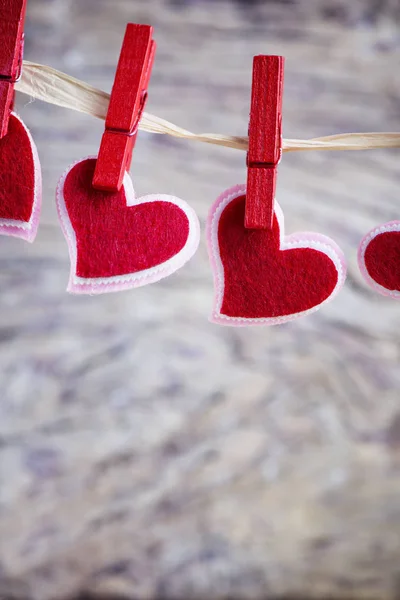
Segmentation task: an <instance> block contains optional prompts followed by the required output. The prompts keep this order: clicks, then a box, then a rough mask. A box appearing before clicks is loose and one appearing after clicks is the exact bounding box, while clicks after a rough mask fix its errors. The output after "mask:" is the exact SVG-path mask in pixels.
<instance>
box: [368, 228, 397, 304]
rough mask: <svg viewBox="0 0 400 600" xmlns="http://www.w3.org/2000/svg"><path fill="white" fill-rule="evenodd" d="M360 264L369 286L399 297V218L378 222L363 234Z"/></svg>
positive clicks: (383, 293) (379, 291)
mask: <svg viewBox="0 0 400 600" xmlns="http://www.w3.org/2000/svg"><path fill="white" fill-rule="evenodd" d="M358 265H359V267H360V270H361V273H362V275H363V277H364V279H365V281H366V282H367V283H368V285H370V286H371V287H372V288H374V290H376V291H377V292H378V293H379V294H382V295H383V296H390V297H391V298H396V299H397V300H400V221H389V223H384V224H383V225H379V227H375V228H374V229H372V230H371V231H369V232H368V233H367V235H365V236H364V237H363V239H362V240H361V243H360V245H359V247H358Z"/></svg>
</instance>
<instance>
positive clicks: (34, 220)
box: [0, 112, 42, 243]
mask: <svg viewBox="0 0 400 600" xmlns="http://www.w3.org/2000/svg"><path fill="white" fill-rule="evenodd" d="M11 114H12V116H13V117H15V118H16V119H17V120H18V121H19V122H20V123H21V125H22V126H23V128H24V129H25V131H26V133H27V136H28V140H29V143H30V146H31V150H32V158H33V166H34V195H33V206H32V213H31V216H30V219H29V221H20V220H18V219H15V220H14V219H0V234H1V235H8V236H12V237H18V238H22V239H23V240H25V241H27V242H31V243H32V242H33V240H34V239H35V237H36V234H37V230H38V227H39V219H40V212H41V208H42V170H41V167H40V160H39V155H38V151H37V148H36V144H35V142H34V141H33V138H32V136H31V134H30V131H29V129H28V128H27V127H26V125H25V123H24V122H23V121H22V119H21V118H20V117H19V116H18V115H17V114H15V113H14V112H13V113H11Z"/></svg>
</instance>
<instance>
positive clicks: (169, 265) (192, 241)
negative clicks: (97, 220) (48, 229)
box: [56, 156, 200, 294]
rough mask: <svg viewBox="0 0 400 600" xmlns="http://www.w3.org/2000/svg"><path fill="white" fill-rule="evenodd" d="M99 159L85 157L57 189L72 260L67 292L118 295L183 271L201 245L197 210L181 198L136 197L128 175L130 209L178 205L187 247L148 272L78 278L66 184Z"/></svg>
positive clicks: (164, 196) (59, 212)
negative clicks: (183, 218)
mask: <svg viewBox="0 0 400 600" xmlns="http://www.w3.org/2000/svg"><path fill="white" fill-rule="evenodd" d="M91 158H96V157H93V156H90V157H87V158H84V159H83V160H82V161H77V162H75V163H74V164H73V165H71V166H70V167H68V169H67V170H66V171H65V172H64V174H63V175H62V177H61V179H60V181H59V183H58V186H57V193H56V196H57V210H58V216H59V219H60V223H61V228H62V230H63V232H64V235H65V238H66V240H67V244H68V250H69V255H70V260H71V270H70V276H69V283H68V287H67V291H68V292H71V293H74V294H103V293H107V292H118V291H121V290H126V289H131V288H136V287H141V286H143V285H147V284H149V283H154V282H156V281H159V280H160V279H163V278H164V277H167V276H168V275H171V274H172V273H174V272H175V271H177V270H178V269H180V268H181V267H182V266H183V265H184V264H185V263H186V262H187V261H188V260H189V259H190V258H192V256H193V255H194V254H195V252H196V250H197V248H198V246H199V242H200V224H199V220H198V218H197V215H196V213H195V212H194V210H193V209H192V208H191V207H190V206H189V205H188V204H187V203H186V202H184V201H183V200H181V199H180V198H176V197H175V196H168V195H165V194H164V195H163V194H160V195H155V194H152V195H149V196H142V197H141V198H135V193H134V189H133V185H132V180H131V177H130V175H129V174H128V173H126V174H125V178H124V188H125V193H126V199H127V206H134V205H135V204H144V203H146V202H170V203H172V204H175V205H176V206H178V207H179V208H180V209H181V210H183V212H184V213H185V215H186V216H187V218H188V221H189V235H188V239H187V242H186V244H185V246H184V247H183V248H182V250H180V251H179V252H178V254H176V255H175V256H173V257H172V258H170V259H169V260H167V261H165V262H164V263H161V264H160V265H157V266H156V267H152V268H150V269H146V270H145V271H139V272H137V273H128V274H126V275H118V276H115V277H102V278H91V279H89V278H84V277H78V276H77V274H76V260H77V250H76V237H75V231H74V229H73V227H72V224H71V221H70V219H69V216H68V212H67V209H66V206H65V200H64V184H65V180H66V178H67V176H68V173H69V172H70V171H71V169H73V168H74V167H75V166H76V165H77V164H79V163H80V162H83V161H85V160H88V159H91Z"/></svg>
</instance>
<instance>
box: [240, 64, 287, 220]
mask: <svg viewBox="0 0 400 600" xmlns="http://www.w3.org/2000/svg"><path fill="white" fill-rule="evenodd" d="M284 63H285V59H284V57H283V56H255V57H254V60H253V83H252V92H251V109H250V123H249V150H248V153H247V167H248V170H247V192H246V211H245V227H247V228H248V229H271V228H272V223H273V215H274V200H275V188H276V177H277V165H278V163H279V161H280V159H281V155H282V96H283V76H284Z"/></svg>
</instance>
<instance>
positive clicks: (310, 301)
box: [207, 186, 346, 326]
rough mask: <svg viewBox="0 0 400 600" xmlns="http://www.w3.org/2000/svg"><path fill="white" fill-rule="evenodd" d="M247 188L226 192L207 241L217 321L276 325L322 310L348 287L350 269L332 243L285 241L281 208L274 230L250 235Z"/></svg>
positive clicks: (309, 238) (301, 238)
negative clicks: (246, 204) (247, 218)
mask: <svg viewBox="0 0 400 600" xmlns="http://www.w3.org/2000/svg"><path fill="white" fill-rule="evenodd" d="M245 193H246V188H245V186H235V187H233V188H231V189H229V190H226V191H225V192H224V193H223V194H222V195H221V196H220V197H219V198H218V199H217V201H216V203H215V204H214V206H213V207H212V209H211V212H210V215H209V219H208V224H207V237H208V248H209V254H210V259H211V264H212V267H213V272H214V284H215V303H214V310H213V314H212V317H211V320H212V321H214V322H216V323H219V324H223V325H233V326H240V325H251V324H254V325H260V324H261V325H274V324H279V323H284V322H286V321H290V320H292V319H295V318H296V317H300V316H303V315H306V314H309V313H310V312H313V311H315V310H317V309H318V308H319V307H320V306H321V305H322V304H324V303H325V302H327V301H328V300H330V299H332V298H333V296H334V295H336V294H337V293H338V291H339V289H340V288H341V287H342V285H343V283H344V280H345V275H346V264H345V260H344V256H343V254H342V252H341V250H340V248H339V247H338V246H337V245H336V244H335V242H333V241H332V240H331V239H329V238H327V237H326V236H322V235H319V234H315V233H298V234H295V235H291V236H288V237H286V238H285V237H284V231H283V214H282V211H281V209H280V207H279V205H278V204H277V202H275V212H274V220H273V227H272V230H259V229H246V228H245V226H244V219H245Z"/></svg>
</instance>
